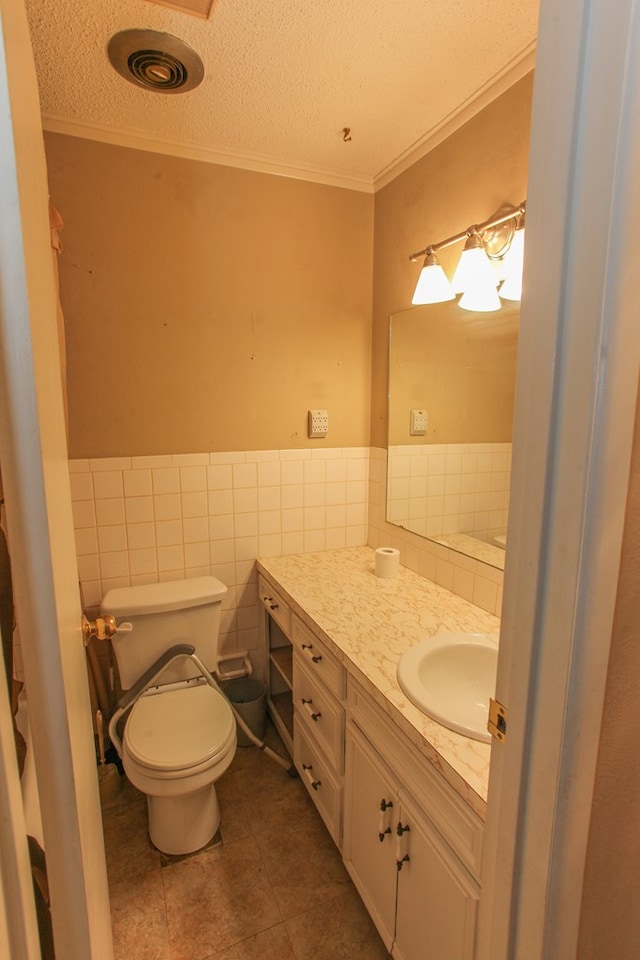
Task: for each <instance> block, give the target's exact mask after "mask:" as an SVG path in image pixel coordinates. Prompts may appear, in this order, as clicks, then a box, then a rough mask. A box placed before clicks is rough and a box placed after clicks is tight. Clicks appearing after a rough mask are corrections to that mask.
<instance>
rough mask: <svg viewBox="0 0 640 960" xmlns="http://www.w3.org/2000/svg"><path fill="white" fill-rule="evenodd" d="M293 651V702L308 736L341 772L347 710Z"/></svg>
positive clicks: (297, 651)
mask: <svg viewBox="0 0 640 960" xmlns="http://www.w3.org/2000/svg"><path fill="white" fill-rule="evenodd" d="M302 658H303V654H301V653H300V651H299V650H297V649H296V650H295V651H294V654H293V704H294V709H295V713H296V717H297V718H298V720H299V722H300V724H301V725H302V726H303V727H304V728H305V729H306V730H307V736H308V737H310V738H311V740H312V741H313V742H314V743H317V744H318V745H319V746H320V748H321V749H322V750H323V751H324V753H325V755H326V757H327V759H328V760H329V763H330V764H331V765H332V766H333V768H334V769H335V771H336V773H338V774H340V773H342V770H343V765H344V710H343V708H342V707H341V705H340V704H339V703H338V701H337V700H335V699H334V697H333V696H332V694H331V693H329V691H328V690H327V689H326V688H325V687H324V686H323V685H322V684H321V683H320V681H319V680H318V679H317V678H316V677H314V676H312V675H311V674H310V673H309V672H308V670H307V667H306V663H305V661H304V660H303V659H302Z"/></svg>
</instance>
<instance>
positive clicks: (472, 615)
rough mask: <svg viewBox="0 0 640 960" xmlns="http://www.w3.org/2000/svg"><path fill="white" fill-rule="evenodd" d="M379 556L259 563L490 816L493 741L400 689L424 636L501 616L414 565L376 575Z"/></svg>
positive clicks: (364, 551) (491, 624)
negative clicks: (458, 727)
mask: <svg viewBox="0 0 640 960" xmlns="http://www.w3.org/2000/svg"><path fill="white" fill-rule="evenodd" d="M374 557H375V553H374V551H373V550H372V549H371V548H369V547H352V548H348V549H345V550H330V551H324V552H322V553H309V554H297V555H294V556H286V557H270V558H266V559H259V560H258V569H259V570H260V572H261V573H262V574H263V575H266V577H267V578H268V579H270V580H271V581H272V584H273V586H274V587H276V588H277V589H279V591H280V592H281V593H282V594H283V599H285V600H288V601H289V602H290V604H291V607H292V609H293V610H294V612H295V613H297V614H298V616H299V617H300V618H301V619H302V620H303V621H304V622H306V623H307V625H308V626H309V627H311V628H313V629H315V630H316V631H317V630H319V631H320V633H321V635H322V637H323V639H324V640H325V641H326V642H327V643H328V645H329V647H330V649H331V650H332V651H333V652H334V653H335V654H336V656H337V657H338V658H339V659H340V660H341V661H342V662H343V663H344V664H345V666H346V667H347V669H348V670H349V672H350V673H351V674H352V675H353V676H354V677H355V678H356V679H357V680H359V681H360V682H361V683H362V684H363V686H364V687H365V689H366V690H367V691H368V692H369V693H370V694H371V695H372V696H373V697H374V699H375V700H376V702H377V703H378V705H379V706H380V707H381V708H382V709H383V710H384V711H385V713H386V714H387V715H388V716H389V717H390V718H391V719H392V720H393V721H394V722H395V723H396V725H397V726H398V727H399V728H400V729H401V730H402V731H403V732H404V733H405V734H406V735H407V737H408V738H409V739H410V740H411V742H412V743H414V744H415V745H416V746H417V747H418V749H419V750H420V751H421V752H422V753H423V755H424V756H425V757H426V758H427V759H428V760H429V761H430V762H431V763H432V764H433V765H434V766H435V767H436V768H437V769H438V770H439V771H440V773H441V774H442V776H443V777H444V779H445V780H447V781H448V782H449V783H450V784H451V786H452V787H453V788H454V789H455V790H456V792H457V793H458V794H459V795H460V796H461V797H462V798H463V799H464V800H465V802H466V803H467V804H468V805H469V806H470V807H471V808H472V809H473V810H474V811H475V812H476V813H478V814H479V816H481V817H482V818H483V819H484V816H485V805H486V798H487V784H488V779H489V755H490V744H486V743H480V742H478V741H476V740H470V739H469V738H468V737H464V736H462V735H460V734H457V733H455V732H453V731H451V730H448V729H446V728H445V727H443V726H441V725H440V724H438V723H436V722H435V721H433V720H430V719H429V718H428V717H426V716H425V715H424V714H423V713H421V712H420V711H419V710H418V709H417V708H416V707H414V706H413V704H412V703H411V702H410V701H409V700H408V698H407V697H406V695H405V694H404V693H403V691H402V690H401V689H400V687H399V685H398V682H397V680H396V667H397V664H398V660H399V659H400V657H401V656H402V654H403V653H404V652H405V650H407V649H408V648H409V647H411V646H413V645H414V644H415V643H416V642H417V641H418V640H420V639H422V637H425V636H435V635H436V634H439V633H445V632H447V631H476V632H482V633H489V634H494V635H497V634H498V632H499V628H500V621H499V619H498V618H497V617H495V616H493V615H492V614H490V613H486V612H485V611H484V610H481V609H480V608H479V607H476V606H474V605H473V604H471V603H469V602H468V601H466V600H463V599H462V598H461V597H458V596H456V595H455V594H453V593H451V592H450V591H448V590H445V589H444V588H443V587H439V586H438V585H437V584H435V583H432V582H431V581H430V580H426V579H425V578H424V577H421V576H419V575H418V574H416V573H413V572H412V571H411V570H408V569H407V568H406V567H402V566H401V567H400V572H399V575H398V577H396V578H394V579H389V580H385V579H381V578H379V577H376V575H375V573H374Z"/></svg>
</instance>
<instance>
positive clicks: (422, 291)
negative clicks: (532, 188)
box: [409, 200, 526, 312]
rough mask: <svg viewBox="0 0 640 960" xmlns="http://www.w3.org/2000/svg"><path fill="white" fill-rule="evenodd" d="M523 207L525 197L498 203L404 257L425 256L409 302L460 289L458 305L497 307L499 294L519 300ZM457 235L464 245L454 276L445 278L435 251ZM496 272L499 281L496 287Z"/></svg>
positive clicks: (432, 299) (454, 240)
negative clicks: (488, 212)
mask: <svg viewBox="0 0 640 960" xmlns="http://www.w3.org/2000/svg"><path fill="white" fill-rule="evenodd" d="M525 210H526V200H523V201H522V203H520V204H518V206H517V207H516V206H511V205H508V206H503V207H501V208H500V210H498V211H497V212H496V213H495V214H494V215H493V216H492V217H490V218H489V219H488V220H485V221H484V222H483V223H478V224H473V225H472V226H470V227H468V228H467V229H466V230H463V231H462V232H461V233H456V234H455V235H454V236H452V237H447V239H446V240H440V241H439V242H438V243H432V244H429V246H428V247H426V248H425V249H424V250H419V251H418V252H417V253H412V254H411V256H410V258H409V259H410V260H411V261H412V262H414V261H416V260H419V259H420V257H424V258H425V259H424V263H423V265H422V270H421V271H420V276H419V277H418V283H417V286H416V289H415V293H414V295H413V299H412V301H411V302H412V304H414V305H416V304H428V303H442V302H443V301H444V300H453V299H454V297H455V295H456V294H458V293H461V294H462V296H461V298H460V300H459V301H458V305H459V306H460V307H462V308H463V309H464V310H475V311H482V312H486V311H491V310H499V309H500V297H504V299H507V300H519V299H520V291H521V288H522V256H523V252H524V214H525ZM461 240H465V245H464V250H463V251H462V256H461V257H460V261H459V263H458V266H457V268H456V272H455V274H454V277H453V281H452V283H449V280H448V279H447V276H446V274H445V272H444V270H443V269H442V265H441V264H440V261H439V260H438V257H437V256H436V251H437V250H441V249H442V248H443V247H449V246H451V245H452V244H454V243H459V242H460V241H461ZM510 254H511V256H509V255H510ZM498 267H500V268H501V269H500V274H499V272H498V269H497V268H498ZM501 276H502V277H503V278H504V282H503V283H502V285H501V287H500V290H499V291H498V290H497V286H498V283H499V282H500V279H501Z"/></svg>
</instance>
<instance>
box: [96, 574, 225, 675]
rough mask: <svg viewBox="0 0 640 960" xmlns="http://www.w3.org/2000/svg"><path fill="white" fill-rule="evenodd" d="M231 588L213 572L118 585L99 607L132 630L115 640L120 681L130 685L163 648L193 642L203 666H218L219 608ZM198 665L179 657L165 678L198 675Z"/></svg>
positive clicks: (119, 635)
mask: <svg viewBox="0 0 640 960" xmlns="http://www.w3.org/2000/svg"><path fill="white" fill-rule="evenodd" d="M226 593H227V588H226V587H225V585H224V584H223V583H222V582H221V581H220V580H217V579H216V578H215V577H197V578H195V579H193V580H176V581H170V582H167V583H149V584H144V585H142V586H137V587H117V588H116V589H114V590H109V591H108V592H107V594H106V595H105V597H104V599H103V601H102V604H101V610H102V613H104V614H111V615H112V616H113V617H115V619H116V623H117V624H121V623H126V622H128V623H131V625H132V627H133V629H132V630H130V631H122V632H118V633H116V635H115V636H114V637H112V639H111V643H112V645H113V651H114V653H115V657H116V661H117V664H118V672H119V674H120V683H121V685H122V689H123V690H128V689H129V688H130V687H131V686H133V684H134V683H135V682H136V680H137V679H138V678H139V677H140V676H141V675H142V674H143V673H144V671H145V670H147V669H148V668H149V667H150V666H151V665H152V664H153V663H154V662H155V661H156V660H157V659H158V657H160V656H161V655H162V654H163V653H164V652H165V650H168V649H169V647H172V646H174V645H175V644H176V643H190V644H192V645H193V646H194V647H195V648H196V650H195V652H196V654H197V655H198V656H199V657H200V659H201V660H202V662H203V663H204V665H205V666H206V667H207V668H208V669H209V670H210V671H212V672H213V671H214V670H215V669H216V666H217V657H218V634H219V630H220V611H221V608H222V600H223V599H224V597H225V596H226ZM197 673H198V671H197V670H196V668H195V666H194V664H193V663H192V662H191V661H189V660H186V659H182V660H176V661H174V663H173V664H171V666H169V667H167V669H166V670H165V671H164V673H163V674H162V679H161V682H162V683H170V682H172V681H174V680H183V679H187V678H189V677H195V676H197Z"/></svg>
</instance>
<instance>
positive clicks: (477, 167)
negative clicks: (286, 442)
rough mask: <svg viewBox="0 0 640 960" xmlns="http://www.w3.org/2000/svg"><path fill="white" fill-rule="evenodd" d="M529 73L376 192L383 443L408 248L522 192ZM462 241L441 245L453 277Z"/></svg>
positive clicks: (375, 435)
mask: <svg viewBox="0 0 640 960" xmlns="http://www.w3.org/2000/svg"><path fill="white" fill-rule="evenodd" d="M532 86H533V78H532V76H531V75H530V76H527V77H525V78H524V79H523V80H521V81H520V82H519V83H517V84H515V85H514V86H513V87H511V89H510V90H508V91H507V92H506V93H505V94H504V95H503V96H501V97H500V98H499V99H498V100H495V101H494V102H493V103H492V104H490V105H489V106H488V107H486V108H485V109H484V110H483V111H481V112H480V113H479V114H477V115H476V116H475V117H473V118H472V119H471V120H470V121H469V122H468V123H466V124H465V125H464V126H463V127H461V128H460V130H458V131H457V132H456V133H455V134H453V136H451V137H449V138H448V139H447V140H445V141H444V142H443V143H441V144H440V145H439V146H437V147H436V148H435V149H434V150H432V151H431V152H430V153H429V154H427V156H425V157H423V159H422V160H420V161H418V162H417V163H415V164H414V165H413V166H412V167H410V168H409V169H408V170H407V171H405V173H403V174H401V175H400V176H399V177H396V179H395V180H393V181H392V182H391V183H390V184H389V185H388V186H386V187H385V188H384V189H382V190H380V191H379V192H378V193H377V194H376V205H375V226H374V231H375V251H374V268H373V277H374V283H373V366H372V396H371V442H372V444H373V445H374V446H379V447H385V446H386V445H387V384H388V377H387V373H388V334H389V317H390V315H391V314H392V313H396V312H398V311H399V310H403V309H405V308H406V307H409V306H410V304H411V297H412V295H413V290H414V287H415V284H416V280H417V278H418V273H419V272H420V266H421V264H420V263H413V264H412V263H410V262H409V254H411V253H413V252H414V251H415V250H420V249H422V248H424V247H425V246H426V245H427V244H428V243H436V242H437V241H439V240H442V239H444V238H445V237H448V236H451V235H452V234H454V233H458V232H459V231H460V230H464V229H465V228H466V227H467V226H469V225H470V224H471V223H474V222H476V223H477V222H480V221H482V220H484V219H486V218H487V217H489V216H490V215H491V214H492V213H493V212H494V211H495V210H497V209H498V208H499V207H500V206H501V204H503V203H519V202H520V201H521V200H522V199H523V198H524V197H525V196H526V193H527V164H528V151H529V124H530V114H531V93H532ZM461 249H462V247H461V245H456V246H454V247H452V248H449V249H446V250H443V251H442V253H441V260H442V264H443V266H444V267H445V270H447V272H448V273H449V276H451V273H452V268H453V267H454V265H455V262H456V261H457V257H458V256H459V254H460V251H461Z"/></svg>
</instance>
